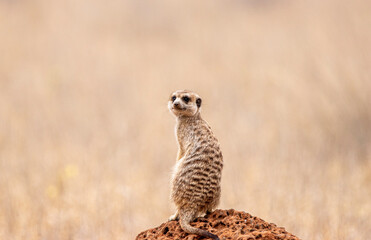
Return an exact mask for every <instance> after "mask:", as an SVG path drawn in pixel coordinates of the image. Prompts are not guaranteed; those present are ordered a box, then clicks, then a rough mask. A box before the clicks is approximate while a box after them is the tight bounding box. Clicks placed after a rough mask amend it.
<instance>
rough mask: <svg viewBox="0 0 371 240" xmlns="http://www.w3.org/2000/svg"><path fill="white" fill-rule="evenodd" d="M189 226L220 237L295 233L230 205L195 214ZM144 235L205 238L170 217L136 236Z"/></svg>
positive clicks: (280, 238)
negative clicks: (204, 213)
mask: <svg viewBox="0 0 371 240" xmlns="http://www.w3.org/2000/svg"><path fill="white" fill-rule="evenodd" d="M191 225H192V226H194V227H197V228H201V229H205V230H208V231H209V232H212V233H213V234H216V235H218V237H219V238H220V239H221V240H224V239H236V240H237V239H238V240H256V239H259V240H297V239H299V238H298V237H296V236H294V235H292V234H291V233H289V232H287V231H286V230H285V228H283V227H277V226H276V224H274V223H267V222H265V221H264V220H262V219H260V218H258V217H254V216H251V215H250V214H248V213H245V212H239V211H236V210H234V209H230V210H220V209H218V210H215V211H214V212H212V213H210V214H208V215H206V216H205V217H203V218H197V219H196V220H195V221H194V222H193V223H191ZM145 239H148V240H150V239H162V240H174V239H193V240H201V239H205V238H202V237H200V236H197V235H194V234H188V233H185V232H184V231H183V230H182V229H181V228H180V225H179V222H178V221H170V222H165V223H163V224H161V225H160V226H159V227H156V228H153V229H149V230H146V231H144V232H142V233H140V234H139V235H138V236H137V237H136V240H145Z"/></svg>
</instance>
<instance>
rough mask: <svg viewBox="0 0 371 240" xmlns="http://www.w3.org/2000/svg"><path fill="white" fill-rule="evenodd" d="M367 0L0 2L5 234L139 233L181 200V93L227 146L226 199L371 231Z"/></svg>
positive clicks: (322, 233)
mask: <svg viewBox="0 0 371 240" xmlns="http://www.w3.org/2000/svg"><path fill="white" fill-rule="evenodd" d="M370 26H371V3H370V2H369V1H366V0H364V1H361V0H355V1H346V0H338V1H336V0H324V1H293V0H282V1H278V0H264V1H261V0H245V1H209V0H206V1H182V2H178V1H168V0H165V1H157V0H154V1H119V0H113V1H98V0H90V1H87V0H82V1H74V0H65V1H57V0H32V1H31V0H1V1H0V239H4V240H5V239H7V240H13V239H14V240H20V239H29V240H34V239H53V240H67V239H76V240H85V239H86V240H101V239H102V240H103V239H111V240H114V239H133V238H134V237H135V236H136V235H137V234H138V233H139V232H140V231H142V230H145V229H147V228H151V227H155V226H157V225H159V224H160V223H162V222H164V221H165V220H166V219H167V218H168V216H169V215H170V214H172V212H173V211H174V206H172V205H171V203H170V201H169V178H170V175H171V169H172V165H173V164H174V163H175V157H176V151H177V146H176V142H175V138H174V130H173V126H174V118H173V116H171V114H170V113H169V112H168V110H167V100H168V97H169V95H170V93H171V92H172V91H174V90H176V89H184V88H186V89H192V90H194V91H196V92H198V93H199V94H200V96H202V97H203V113H202V114H203V116H204V118H205V119H206V120H207V121H208V122H209V123H210V125H211V126H212V128H213V130H214V132H215V134H216V135H217V136H218V138H219V140H220V143H221V146H222V150H223V154H224V160H225V168H224V172H223V180H222V199H221V205H220V208H223V209H229V208H234V209H237V210H240V211H241V210H243V211H246V212H248V213H250V214H252V215H255V216H259V217H260V218H262V219H264V220H266V221H268V222H274V223H276V224H277V225H279V226H284V227H286V229H287V231H289V232H291V233H293V234H295V235H297V236H298V237H300V238H302V239H331V240H332V239H347V240H349V239H367V238H369V237H370V236H371V225H370V219H371V107H370V103H371V44H370V43H371V28H370Z"/></svg>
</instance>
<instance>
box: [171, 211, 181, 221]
mask: <svg viewBox="0 0 371 240" xmlns="http://www.w3.org/2000/svg"><path fill="white" fill-rule="evenodd" d="M178 220H179V214H178V212H176V213H175V214H174V215H171V216H170V217H169V221H178Z"/></svg>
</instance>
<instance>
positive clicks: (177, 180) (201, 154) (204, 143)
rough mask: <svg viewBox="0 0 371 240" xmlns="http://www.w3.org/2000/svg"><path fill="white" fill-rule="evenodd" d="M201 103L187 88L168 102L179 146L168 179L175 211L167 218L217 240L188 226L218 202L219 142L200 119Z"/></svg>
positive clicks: (183, 227)
mask: <svg viewBox="0 0 371 240" xmlns="http://www.w3.org/2000/svg"><path fill="white" fill-rule="evenodd" d="M201 103H202V100H201V98H200V97H199V96H198V95H197V94H196V93H194V92H192V91H188V90H179V91H176V92H174V93H173V94H171V95H170V99H169V102H168V108H169V110H170V112H171V113H173V114H174V116H175V117H176V126H175V136H176V139H177V142H178V147H179V149H178V156H177V161H176V164H175V167H174V172H173V176H172V180H171V199H172V200H173V201H174V203H175V206H176V209H177V211H176V213H175V214H174V215H172V216H171V217H170V218H169V220H170V221H171V220H179V222H180V226H181V228H182V229H183V230H184V231H185V232H187V233H194V234H197V235H200V236H203V237H208V238H212V239H215V240H219V238H218V236H217V235H214V234H212V233H210V232H208V231H206V230H202V229H199V228H195V227H192V226H191V225H190V223H191V222H192V221H193V220H194V219H195V218H197V217H199V216H202V215H204V214H207V213H209V212H211V211H212V210H213V209H214V208H215V207H216V206H217V205H218V204H219V200H220V181H221V174H222V169H223V155H222V152H221V150H220V146H219V142H218V140H217V139H216V137H215V136H214V134H213V132H212V131H211V128H210V126H209V125H208V123H207V122H206V121H205V120H203V119H202V118H201V115H200V112H201Z"/></svg>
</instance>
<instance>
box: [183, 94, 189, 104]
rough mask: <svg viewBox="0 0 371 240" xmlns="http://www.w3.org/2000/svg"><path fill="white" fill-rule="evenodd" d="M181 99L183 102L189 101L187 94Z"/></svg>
mask: <svg viewBox="0 0 371 240" xmlns="http://www.w3.org/2000/svg"><path fill="white" fill-rule="evenodd" d="M182 99H183V101H184V102H185V103H188V102H189V100H190V99H189V97H187V96H184V97H182Z"/></svg>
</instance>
